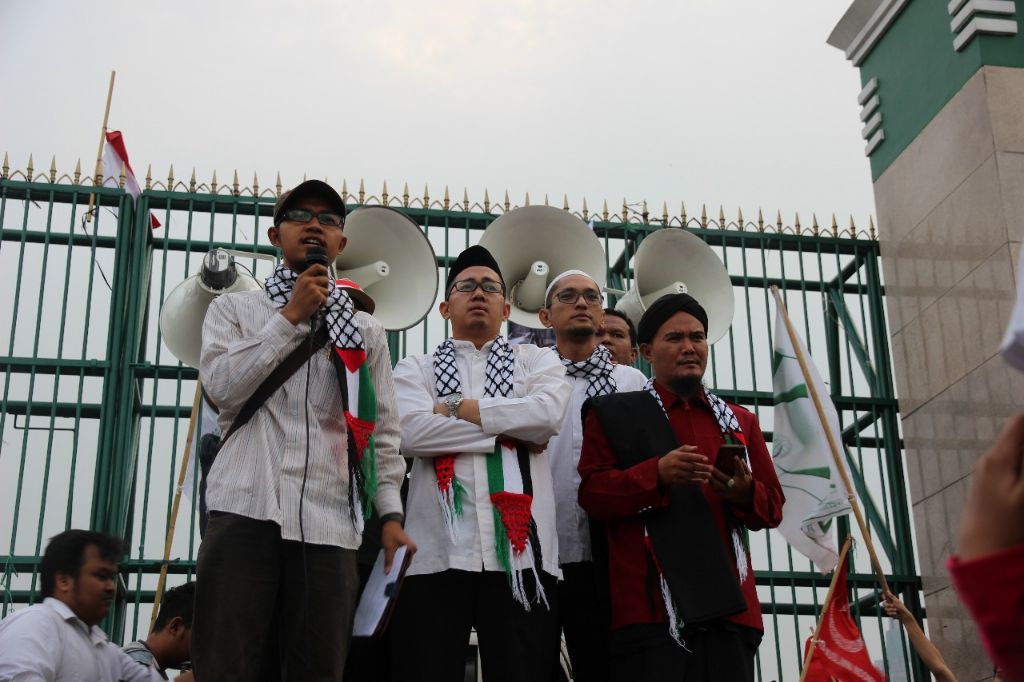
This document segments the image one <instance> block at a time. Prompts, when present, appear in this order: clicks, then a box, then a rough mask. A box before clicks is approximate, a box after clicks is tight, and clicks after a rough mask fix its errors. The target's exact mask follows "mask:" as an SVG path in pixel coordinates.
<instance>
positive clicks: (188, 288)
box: [160, 249, 262, 368]
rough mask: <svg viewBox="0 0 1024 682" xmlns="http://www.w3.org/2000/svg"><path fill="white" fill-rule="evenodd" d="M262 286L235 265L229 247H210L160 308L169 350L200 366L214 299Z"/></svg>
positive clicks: (163, 330)
mask: <svg viewBox="0 0 1024 682" xmlns="http://www.w3.org/2000/svg"><path fill="white" fill-rule="evenodd" d="M261 288H262V287H261V286H260V284H259V282H257V281H256V280H255V279H253V277H252V275H250V274H249V273H247V272H243V271H240V270H238V268H236V267H235V259H234V258H233V257H232V256H231V255H230V254H229V253H228V252H227V251H225V250H224V249H214V250H212V251H210V252H209V253H207V254H206V255H205V256H204V257H203V265H202V267H201V268H200V270H199V272H197V273H196V274H194V275H192V276H191V277H189V278H188V279H186V280H185V281H184V282H182V283H181V284H179V285H178V286H176V287H174V290H173V291H172V292H171V293H170V294H169V295H168V296H167V298H166V299H164V304H163V306H162V307H161V308H160V334H161V335H162V336H163V339H164V343H166V344H167V348H168V350H170V351H171V353H172V354H173V355H174V357H176V358H178V359H179V360H181V361H182V362H184V363H185V364H186V365H188V366H189V367H195V368H198V367H199V352H200V350H201V349H202V345H203V319H204V318H205V317H206V309H207V308H209V307H210V303H211V302H212V301H213V299H214V298H216V297H217V296H220V295H221V294H229V293H232V292H235V291H255V290H256V289H261Z"/></svg>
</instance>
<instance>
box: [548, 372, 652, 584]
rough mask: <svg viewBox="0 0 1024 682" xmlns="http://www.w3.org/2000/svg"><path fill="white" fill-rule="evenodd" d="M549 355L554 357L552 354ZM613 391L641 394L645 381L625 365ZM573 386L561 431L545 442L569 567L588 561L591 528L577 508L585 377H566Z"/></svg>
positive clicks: (562, 556) (563, 557) (561, 552)
mask: <svg viewBox="0 0 1024 682" xmlns="http://www.w3.org/2000/svg"><path fill="white" fill-rule="evenodd" d="M552 355H555V356H556V357H557V355H556V354H555V353H552ZM612 378H613V379H614V380H615V390H616V392H618V393H625V392H626V391H640V390H642V389H643V387H644V384H646V383H647V377H645V376H644V375H643V373H642V372H641V371H640V370H637V369H634V368H632V367H629V366H627V365H615V367H614V368H613V369H612ZM567 379H568V381H569V383H570V384H571V385H572V395H571V397H570V398H569V409H568V410H566V411H565V418H564V419H563V421H562V428H561V429H560V430H559V432H558V435H556V436H555V437H554V438H552V439H551V440H550V441H548V460H549V461H550V462H551V479H552V482H553V485H554V488H555V515H556V517H557V524H558V563H560V564H571V563H576V562H580V561H590V560H591V559H592V556H591V553H590V524H589V521H588V518H587V513H586V512H585V511H583V509H582V508H581V507H580V505H579V501H578V495H579V489H580V473H579V471H578V470H577V469H576V466H577V465H578V464H579V462H580V450H581V449H582V448H583V419H582V414H581V413H582V409H583V403H585V402H586V401H587V385H588V383H589V382H588V381H587V378H586V377H567Z"/></svg>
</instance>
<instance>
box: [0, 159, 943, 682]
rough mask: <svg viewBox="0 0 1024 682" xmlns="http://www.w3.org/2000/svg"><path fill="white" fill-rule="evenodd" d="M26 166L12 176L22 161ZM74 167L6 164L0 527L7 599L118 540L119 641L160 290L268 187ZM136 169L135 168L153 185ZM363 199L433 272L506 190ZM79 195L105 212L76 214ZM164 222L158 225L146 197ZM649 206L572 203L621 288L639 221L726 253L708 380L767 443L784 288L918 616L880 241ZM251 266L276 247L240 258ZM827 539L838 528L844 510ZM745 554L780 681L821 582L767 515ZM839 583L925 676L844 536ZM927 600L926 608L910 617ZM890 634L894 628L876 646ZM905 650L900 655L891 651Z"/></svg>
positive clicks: (189, 269) (253, 214)
mask: <svg viewBox="0 0 1024 682" xmlns="http://www.w3.org/2000/svg"><path fill="white" fill-rule="evenodd" d="M19 175H20V176H21V177H20V179H19V178H18V176H19ZM77 180H78V178H77V177H76V178H74V179H71V178H66V177H65V178H63V179H58V178H56V173H55V172H53V171H51V174H50V175H49V176H45V177H44V176H39V177H32V173H31V171H29V173H28V174H19V173H15V174H13V175H11V176H8V173H7V169H6V168H5V169H4V177H3V178H2V179H0V264H2V267H3V269H4V272H5V273H6V281H7V285H8V292H9V293H8V295H6V296H4V297H3V301H2V302H0V329H6V330H8V331H7V332H6V334H7V337H6V338H3V336H2V332H0V345H3V347H4V348H5V350H4V351H3V352H5V356H3V357H0V367H2V369H3V372H4V375H3V381H4V383H3V392H2V398H0V435H2V439H3V440H2V444H0V482H2V483H0V490H2V493H3V495H2V497H0V532H6V531H7V530H8V529H9V531H10V536H9V539H8V538H5V537H4V536H3V535H0V542H3V544H4V551H6V552H7V555H6V556H5V557H4V559H3V560H4V568H3V575H2V588H3V606H2V615H6V614H7V613H9V612H10V611H11V610H12V609H16V608H21V607H23V606H24V605H26V604H29V603H32V602H33V601H34V600H36V599H37V598H38V589H39V580H38V563H39V557H40V555H41V552H42V548H43V547H44V546H45V543H46V541H47V539H48V538H49V537H51V536H52V535H54V534H56V533H58V532H60V531H62V530H64V529H66V528H71V527H92V528H95V529H98V530H102V531H105V532H109V533H114V534H117V535H120V536H123V537H125V538H127V539H128V541H129V545H130V553H129V555H128V556H127V557H126V558H125V560H124V561H123V562H122V563H121V581H122V582H121V589H120V593H119V599H118V601H117V608H116V609H115V612H114V613H113V614H112V616H111V617H110V618H109V619H108V622H107V623H106V624H105V625H106V627H107V628H108V631H109V632H110V633H111V635H112V637H113V638H114V639H115V640H117V641H128V640H130V639H133V638H137V637H140V636H144V635H145V630H146V628H147V626H148V623H149V615H150V612H151V604H152V600H153V596H154V592H155V588H156V582H157V575H158V573H159V571H160V566H161V560H162V556H163V549H164V539H165V533H166V531H167V527H168V522H169V516H170V509H171V503H172V499H173V497H174V493H175V488H176V480H177V472H178V469H179V466H180V463H181V460H182V457H183V456H185V455H186V453H185V452H184V451H183V450H184V448H185V435H186V432H187V429H188V423H189V413H190V409H191V405H192V398H193V393H194V389H195V382H196V371H195V370H193V369H191V368H188V367H185V366H182V365H181V364H180V363H179V362H178V361H177V360H176V359H175V358H174V357H173V356H171V355H170V353H169V352H168V351H167V349H166V347H165V346H164V345H163V344H162V342H161V339H160V333H159V329H158V326H157V318H158V311H159V309H160V303H161V301H162V300H163V299H164V297H165V296H166V295H167V294H168V293H169V292H170V291H171V289H172V288H173V287H174V286H175V285H177V284H178V283H179V282H181V281H182V280H184V279H185V278H186V277H188V276H190V275H191V274H194V272H196V271H197V269H198V267H199V265H200V262H201V259H202V256H203V254H205V253H206V252H207V251H208V250H209V249H210V248H213V247H215V246H222V247H228V248H237V249H246V250H249V251H258V252H261V253H270V254H273V253H274V250H273V249H272V248H271V247H270V246H269V245H268V242H267V239H266V237H265V235H264V233H265V229H266V227H267V226H268V224H269V216H270V212H271V207H272V205H273V202H274V198H275V195H276V193H277V192H279V191H280V187H276V188H275V189H264V190H263V191H262V192H260V190H259V188H258V187H252V188H243V189H239V187H238V185H237V181H236V182H235V183H234V184H233V185H232V186H231V187H227V186H220V187H218V186H217V185H216V183H215V182H214V183H212V184H211V186H202V187H196V186H195V183H194V181H193V182H192V183H191V184H190V186H185V185H183V184H182V183H180V182H179V183H175V182H174V180H173V179H171V178H169V179H168V183H167V185H166V186H162V185H160V184H159V183H157V185H156V186H155V187H154V188H152V189H147V190H146V191H145V192H144V193H143V195H142V196H141V197H140V199H139V201H138V204H137V205H135V206H133V203H132V200H131V198H130V197H127V196H126V195H125V193H124V191H123V190H121V189H118V188H116V187H112V188H93V187H91V186H85V185H80V184H78V182H77ZM149 185H150V183H149V181H148V180H147V186H149ZM345 195H346V199H347V200H348V201H349V202H350V203H351V204H352V205H353V206H352V207H353V208H355V206H356V205H358V204H387V205H392V206H395V207H397V208H399V210H402V211H403V212H404V213H406V214H407V215H408V216H409V217H410V218H412V219H413V220H414V221H415V222H416V223H417V224H419V225H420V226H422V229H423V230H424V232H425V233H426V235H427V237H428V238H429V239H430V241H431V243H432V244H433V246H434V249H435V251H436V253H437V254H438V269H439V273H438V274H439V276H443V275H444V268H445V267H446V265H447V263H448V262H449V259H450V258H451V257H453V256H454V255H456V254H457V253H458V252H459V251H460V250H461V249H463V248H464V247H465V246H467V245H469V244H472V243H475V242H476V241H478V240H479V238H480V235H481V234H482V230H483V229H484V228H485V227H486V226H487V225H488V224H489V223H490V222H491V221H492V220H493V219H494V218H495V217H497V215H500V214H501V213H503V212H504V211H507V210H509V208H511V207H510V205H509V203H508V201H507V199H506V201H505V202H504V203H503V204H494V205H492V204H491V203H490V202H489V201H487V200H485V202H484V205H477V204H474V205H470V203H469V201H468V199H466V200H465V201H463V202H458V203H454V204H453V203H451V202H450V201H449V199H448V198H447V195H446V196H445V198H444V199H443V200H441V201H437V200H434V201H431V200H430V199H429V198H428V197H423V198H412V199H410V197H409V196H408V192H405V193H404V194H403V196H402V197H395V196H390V197H389V196H387V194H386V190H385V192H384V193H382V194H381V196H366V195H365V194H364V193H363V192H362V190H360V192H359V193H358V194H357V195H354V196H353V195H349V194H348V193H347V192H345ZM90 197H93V198H95V200H96V201H97V203H98V204H99V209H98V211H97V212H96V214H95V219H94V220H92V221H91V222H85V221H84V220H83V216H84V214H85V211H86V206H87V204H88V203H89V200H90ZM151 211H152V212H153V213H154V214H155V215H156V216H157V218H158V219H159V220H160V222H161V223H163V227H161V228H159V229H157V230H155V231H154V230H151V229H150V226H149V218H148V216H149V213H150V212H151ZM665 213H666V214H665V215H662V216H660V217H652V216H651V215H649V214H648V213H647V210H646V206H644V207H642V208H641V207H636V209H635V210H634V208H633V207H630V206H623V207H622V210H621V212H620V213H619V214H609V213H608V211H607V209H605V210H603V211H601V212H600V213H598V214H589V213H588V212H587V211H586V208H585V207H584V210H583V212H582V213H581V214H580V217H581V218H583V219H584V220H587V221H593V223H592V224H593V227H594V230H595V232H596V234H597V235H598V236H599V237H600V238H601V239H602V241H603V243H604V245H605V251H606V254H607V257H608V262H609V272H610V282H609V284H610V285H611V286H614V287H617V288H621V289H628V287H629V283H630V281H631V278H632V270H631V257H632V254H633V253H635V251H636V248H637V246H638V244H639V243H640V241H642V239H643V238H644V236H645V235H646V234H649V233H650V232H651V231H653V230H656V229H665V228H678V227H684V228H685V229H688V230H691V231H692V232H694V233H695V234H697V235H699V236H700V237H701V238H703V239H704V240H705V241H706V242H707V243H708V244H710V245H711V246H712V248H714V249H715V251H716V252H717V253H718V254H719V255H720V256H721V257H722V259H723V261H724V262H725V263H726V265H727V267H728V269H729V272H730V274H731V276H732V282H733V287H734V292H735V297H736V303H737V309H736V316H735V321H734V324H733V327H732V330H731V332H730V334H729V335H728V336H726V337H725V338H724V339H723V340H722V341H720V342H719V343H718V344H716V345H715V346H714V347H713V349H712V353H711V362H710V365H709V373H708V377H709V379H710V383H711V384H712V385H713V386H714V387H715V388H716V389H717V391H718V392H719V393H720V394H721V395H723V396H724V397H726V398H728V399H732V400H735V401H736V402H738V403H740V404H743V405H746V406H748V407H750V408H751V409H753V410H754V411H755V412H756V413H757V414H758V416H759V418H760V420H761V424H762V427H763V428H764V430H765V435H766V437H767V438H768V439H769V440H770V439H771V429H772V424H773V413H772V407H771V406H772V390H771V386H772V377H771V352H772V349H771V344H772V327H773V325H774V314H773V312H772V306H771V305H770V303H769V299H770V292H769V287H770V286H771V285H773V284H775V285H778V286H779V287H780V288H781V289H782V290H783V291H784V295H785V298H786V303H787V306H788V308H789V311H790V315H791V317H792V318H793V320H794V323H795V324H796V325H797V328H798V329H799V331H800V332H801V334H802V335H803V337H804V338H805V340H806V342H807V344H808V346H809V348H810V350H811V353H812V354H813V358H814V361H815V362H816V363H817V365H818V368H819V371H820V372H821V374H822V376H825V377H828V381H829V383H830V390H831V393H832V399H833V401H834V402H835V404H836V406H837V408H838V410H839V413H840V418H841V421H842V424H843V428H844V431H843V442H844V444H845V446H846V449H847V452H848V460H849V462H850V464H851V467H852V469H853V474H854V477H855V479H856V481H857V487H858V492H859V493H860V496H861V499H862V501H863V503H864V504H865V508H866V512H867V515H868V517H869V523H870V526H871V529H872V530H871V532H872V535H873V538H874V541H875V544H876V546H877V547H878V548H879V550H880V552H881V553H882V557H881V559H882V563H883V565H884V567H885V570H886V571H887V573H888V574H889V583H890V585H891V586H892V588H893V590H894V591H896V592H898V593H899V594H900V595H901V596H902V598H903V599H904V601H905V602H906V603H907V604H908V606H909V607H910V608H911V610H913V611H915V612H917V613H921V609H920V599H919V589H920V582H919V579H918V576H917V572H916V568H915V559H914V557H915V552H914V549H913V528H912V523H911V519H910V513H909V505H908V499H907V490H906V485H905V482H904V476H903V453H902V448H901V443H900V430H899V419H898V411H897V402H896V399H895V396H894V391H893V379H892V369H891V364H890V358H889V350H888V341H887V338H888V336H887V332H886V323H885V312H884V305H883V302H884V299H883V288H882V285H881V281H880V271H879V254H878V242H877V241H875V240H874V239H873V234H871V235H863V234H861V235H858V234H855V233H854V232H855V230H854V229H853V228H852V227H851V229H849V230H843V231H840V230H838V229H837V228H835V227H834V221H833V227H832V228H831V229H825V230H821V229H819V227H818V226H817V221H815V223H814V225H813V226H812V227H811V228H810V229H809V230H806V229H805V230H802V229H801V228H800V225H799V219H798V220H797V221H796V223H795V224H794V225H793V226H792V227H786V226H784V225H783V224H782V222H781V220H777V221H776V223H774V224H766V223H765V222H764V221H763V220H762V219H761V218H760V216H759V217H758V219H757V220H755V221H745V220H744V219H743V218H742V216H739V217H738V218H737V219H736V220H735V221H727V220H726V219H725V218H724V216H722V215H721V213H720V215H719V219H718V220H708V219H707V218H706V217H705V216H703V215H702V216H701V217H699V218H687V217H686V216H685V215H681V216H676V217H671V218H670V217H669V216H668V215H667V212H665ZM240 263H241V264H242V265H244V266H245V267H247V268H249V269H251V270H252V272H253V273H254V274H255V275H256V277H257V279H262V278H263V277H264V276H266V275H267V274H269V271H270V269H271V267H272V265H271V264H270V263H268V262H266V261H263V260H256V259H252V260H249V259H244V260H242V261H240ZM446 333H447V329H446V328H445V326H444V323H443V321H442V320H441V319H440V317H439V316H438V315H436V314H434V313H431V314H430V315H428V316H427V318H426V320H424V322H422V323H421V324H419V325H418V326H416V327H414V328H413V329H410V330H408V331H406V332H403V333H392V334H391V335H390V337H389V338H390V342H391V345H392V355H393V356H394V357H395V358H396V359H397V358H398V357H402V356H404V355H406V354H408V353H422V352H429V351H430V350H432V349H433V347H434V346H435V345H436V344H437V343H438V342H439V341H440V340H441V339H442V338H444V336H445V335H446ZM197 478H198V477H197V476H194V477H191V478H190V479H189V482H188V484H187V485H186V490H185V493H186V497H185V499H184V503H183V505H182V511H181V513H180V515H179V519H178V522H177V533H176V535H175V539H174V543H173V545H172V552H171V558H172V560H171V563H170V569H169V570H170V574H171V575H170V577H169V579H168V585H169V586H171V585H174V584H176V583H179V582H182V581H184V580H185V579H187V578H188V577H190V576H191V574H192V572H193V571H194V570H195V558H196V552H197V549H198V530H197V516H196V502H195V500H196V499H197V498H196V495H195V494H194V492H195V490H194V488H195V485H196V480H197ZM838 525H839V531H840V534H841V535H845V534H847V533H850V532H852V533H853V535H854V536H855V538H856V537H857V536H858V532H857V530H856V529H855V528H854V529H852V530H851V528H850V525H849V524H848V523H846V522H845V521H842V522H840V523H839V524H838ZM750 541H751V555H752V557H753V560H754V566H755V571H756V573H757V583H758V592H759V594H760V596H761V600H762V604H763V609H764V612H765V622H766V633H765V640H764V642H763V644H762V646H761V649H760V654H759V656H758V662H757V667H758V677H759V679H760V680H764V681H766V682H767V681H768V680H792V679H796V678H797V677H798V675H799V666H800V652H801V650H802V643H803V640H804V639H806V637H807V636H808V634H809V632H810V631H811V628H812V627H813V625H814V622H815V614H816V612H817V611H816V609H817V607H818V606H819V605H820V604H821V602H822V601H823V599H824V595H825V592H826V591H827V588H828V582H829V580H828V577H827V576H822V575H820V574H818V573H817V572H815V571H814V569H813V567H812V566H811V564H810V562H809V561H808V560H807V559H805V558H804V557H802V556H800V555H799V554H795V553H794V552H792V551H791V550H790V548H789V546H788V545H787V544H786V543H785V541H784V540H783V539H782V537H781V536H779V535H777V534H776V533H775V532H774V531H772V532H768V533H756V534H752V535H751V538H750ZM853 556H854V560H853V562H852V568H851V574H850V576H849V582H850V585H851V588H852V590H853V592H854V594H853V597H854V601H853V605H854V606H853V611H854V615H855V617H856V618H858V619H859V621H860V625H861V628H862V631H863V633H864V636H865V639H866V641H867V643H868V646H869V649H870V651H871V653H872V654H873V655H874V656H875V658H876V659H879V660H880V661H881V662H882V664H883V665H885V666H888V667H889V672H890V676H891V678H892V679H902V678H901V677H900V675H905V676H906V679H921V680H923V679H926V676H925V673H924V671H923V669H921V668H920V666H919V664H917V663H915V662H913V659H912V657H911V656H910V655H909V654H908V652H909V650H908V649H907V644H906V641H905V639H904V638H903V637H902V634H901V633H898V632H894V633H890V634H889V635H888V636H887V635H886V632H887V629H888V627H889V626H888V624H887V623H886V621H885V619H884V618H880V617H879V614H880V610H879V607H878V594H877V592H876V589H875V585H876V581H875V579H874V577H873V576H872V574H871V569H870V566H869V563H868V560H867V556H866V552H864V551H855V552H854V554H853ZM922 615H923V614H922ZM883 639H886V640H888V642H889V644H888V646H885V647H883ZM908 659H909V660H911V661H912V662H911V663H905V662H904V661H906V660H908Z"/></svg>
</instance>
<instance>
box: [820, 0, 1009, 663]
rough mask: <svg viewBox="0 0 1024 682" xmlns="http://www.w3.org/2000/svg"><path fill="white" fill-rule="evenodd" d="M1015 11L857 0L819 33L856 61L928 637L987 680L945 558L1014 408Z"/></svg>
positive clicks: (917, 0) (911, 0) (1004, 6)
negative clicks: (1008, 346) (1008, 345)
mask: <svg viewBox="0 0 1024 682" xmlns="http://www.w3.org/2000/svg"><path fill="white" fill-rule="evenodd" d="M1022 22H1024V7H1022V8H1020V9H1018V8H1017V7H1016V4H1015V2H1013V1H1000V2H976V1H974V0H952V2H948V1H947V0H941V1H940V0H857V1H856V2H854V3H853V5H851V7H850V9H849V10H848V11H847V12H846V14H845V15H844V16H843V18H842V20H841V21H840V22H839V24H838V25H837V26H836V28H835V30H834V31H833V33H832V36H831V37H830V38H829V43H830V44H832V45H834V46H836V47H838V48H840V49H842V50H844V51H845V52H846V56H847V58H848V59H850V61H852V62H853V64H854V66H856V67H858V68H859V69H860V74H861V82H862V84H863V86H864V89H863V90H862V91H861V93H860V94H859V96H858V98H857V99H858V104H859V105H860V106H861V120H862V121H864V128H863V130H862V135H863V136H864V139H865V153H866V154H867V156H868V157H869V159H870V163H871V172H872V178H873V180H874V190H875V203H876V209H877V214H878V234H879V239H880V242H881V254H882V262H883V269H884V276H885V287H886V304H887V308H888V313H889V329H890V333H891V335H892V338H891V343H892V353H893V368H894V372H895V375H896V376H895V379H896V386H897V391H898V395H899V402H900V411H901V413H902V420H903V433H904V438H905V442H906V459H907V467H906V471H907V476H908V478H909V481H908V482H909V485H910V492H911V500H912V504H913V513H914V527H915V531H916V535H917V549H918V556H919V563H920V572H921V579H922V583H923V586H924V593H925V605H926V607H927V610H928V625H929V631H930V633H929V634H930V636H931V638H932V640H933V641H934V642H935V644H936V645H937V646H938V647H939V649H940V650H941V651H942V653H943V655H944V656H945V657H946V660H947V661H948V662H949V663H950V665H951V667H952V668H953V670H954V671H955V673H956V674H957V676H958V677H959V679H961V680H985V679H990V678H991V676H992V664H991V663H990V662H988V661H987V659H986V656H985V655H984V652H983V650H982V648H981V645H980V642H979V639H978V636H977V633H976V630H975V628H974V625H973V623H972V622H971V621H970V619H969V616H968V615H967V613H966V611H965V610H964V608H963V607H962V606H961V605H960V603H959V601H958V599H957V596H956V593H955V592H954V590H953V588H952V587H951V582H950V579H949V574H948V573H947V571H946V569H945V561H946V558H947V557H948V556H949V555H950V554H951V553H954V552H955V551H956V543H957V537H956V533H957V528H958V524H959V519H960V514H961V509H962V507H963V502H964V496H965V493H966V491H967V487H968V484H969V482H970V478H971V472H972V468H973V466H974V463H975V461H976V460H977V458H978V457H979V455H980V454H981V453H983V452H984V451H985V450H986V449H987V447H988V446H989V444H990V443H991V442H992V440H993V438H994V437H995V436H996V434H997V433H998V432H999V429H1000V428H1001V426H1002V424H1003V422H1004V421H1005V420H1006V418H1007V417H1008V416H1010V415H1011V414H1014V413H1016V412H1019V411H1021V410H1024V375H1021V374H1019V373H1017V372H1016V371H1015V370H1013V369H1011V368H1010V367H1009V366H1008V365H1006V364H1004V363H1003V361H1002V360H1001V358H1000V357H999V356H998V352H997V350H998V345H999V342H1000V340H1001V337H1002V334H1003V332H1004V330H1005V328H1006V324H1007V321H1008V319H1009V316H1010V313H1011V310H1012V308H1013V303H1014V300H1015V290H1016V277H1017V273H1016V272H1015V271H1016V264H1017V262H1018V256H1019V252H1020V243H1021V236H1022V234H1024V28H1022V27H1021V23H1022Z"/></svg>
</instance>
